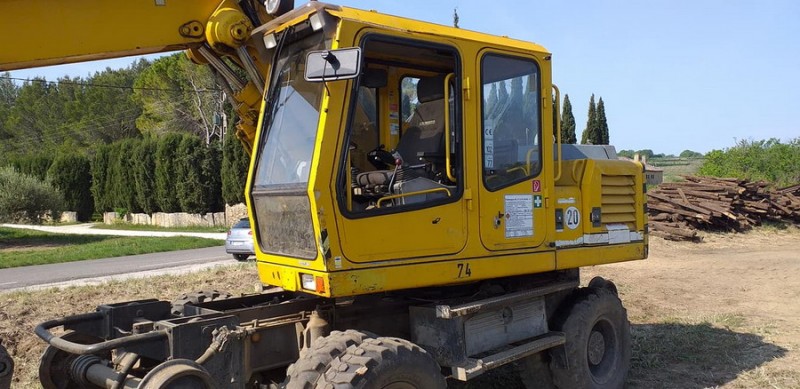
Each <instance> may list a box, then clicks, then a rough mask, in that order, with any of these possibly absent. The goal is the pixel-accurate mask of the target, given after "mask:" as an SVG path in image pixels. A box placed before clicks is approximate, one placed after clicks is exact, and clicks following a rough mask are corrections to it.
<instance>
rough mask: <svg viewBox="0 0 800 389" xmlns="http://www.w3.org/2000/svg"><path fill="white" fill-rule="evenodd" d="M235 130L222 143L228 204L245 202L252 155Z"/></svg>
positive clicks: (223, 175)
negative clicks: (245, 190) (248, 170)
mask: <svg viewBox="0 0 800 389" xmlns="http://www.w3.org/2000/svg"><path fill="white" fill-rule="evenodd" d="M404 96H405V95H404ZM409 104H410V103H409ZM404 112H405V111H404ZM234 131H235V129H234V128H231V129H230V130H229V131H228V134H227V135H226V136H225V142H224V143H223V145H222V169H221V170H222V171H221V175H222V177H221V178H222V198H223V200H224V202H225V203H226V204H238V203H243V202H244V187H245V183H246V182H247V169H248V167H249V166H248V165H249V164H250V156H248V155H247V152H245V150H244V147H242V145H241V144H240V142H239V139H238V138H237V137H236V136H235V135H234Z"/></svg>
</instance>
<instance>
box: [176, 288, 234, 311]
mask: <svg viewBox="0 0 800 389" xmlns="http://www.w3.org/2000/svg"><path fill="white" fill-rule="evenodd" d="M231 297H233V295H231V294H230V293H225V292H220V291H218V290H201V291H198V292H189V293H184V294H182V295H180V296H178V297H177V298H176V299H175V300H172V314H173V315H175V316H183V307H184V306H185V305H197V304H200V303H204V302H207V301H218V300H226V299H229V298H231Z"/></svg>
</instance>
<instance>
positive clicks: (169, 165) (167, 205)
mask: <svg viewBox="0 0 800 389" xmlns="http://www.w3.org/2000/svg"><path fill="white" fill-rule="evenodd" d="M182 139H183V136H182V135H181V134H177V133H169V134H165V135H164V136H162V137H161V138H159V140H158V147H157V148H156V202H157V203H158V208H159V209H161V212H179V211H180V210H181V205H180V202H178V195H177V192H176V190H175V184H176V180H177V174H176V166H175V165H176V160H177V158H178V156H177V150H178V145H180V143H181V140H182Z"/></svg>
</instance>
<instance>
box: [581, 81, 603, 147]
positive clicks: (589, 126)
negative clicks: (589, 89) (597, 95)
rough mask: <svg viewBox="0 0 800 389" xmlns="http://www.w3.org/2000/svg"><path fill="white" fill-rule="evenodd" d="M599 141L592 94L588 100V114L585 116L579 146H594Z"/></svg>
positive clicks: (595, 109) (595, 107) (595, 108)
mask: <svg viewBox="0 0 800 389" xmlns="http://www.w3.org/2000/svg"><path fill="white" fill-rule="evenodd" d="M598 141H599V135H598V133H597V106H596V105H595V103H594V93H592V97H591V98H590V99H589V112H588V114H587V115H586V128H585V129H584V130H583V134H582V135H581V144H583V145H586V144H589V145H596V144H599V143H597V142H598Z"/></svg>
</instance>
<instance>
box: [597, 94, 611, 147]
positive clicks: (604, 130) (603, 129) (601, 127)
mask: <svg viewBox="0 0 800 389" xmlns="http://www.w3.org/2000/svg"><path fill="white" fill-rule="evenodd" d="M597 132H598V133H599V135H600V137H599V138H600V143H599V144H601V145H607V144H611V142H610V138H609V136H608V122H607V121H606V108H605V104H603V98H602V97H601V98H600V101H598V102H597Z"/></svg>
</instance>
